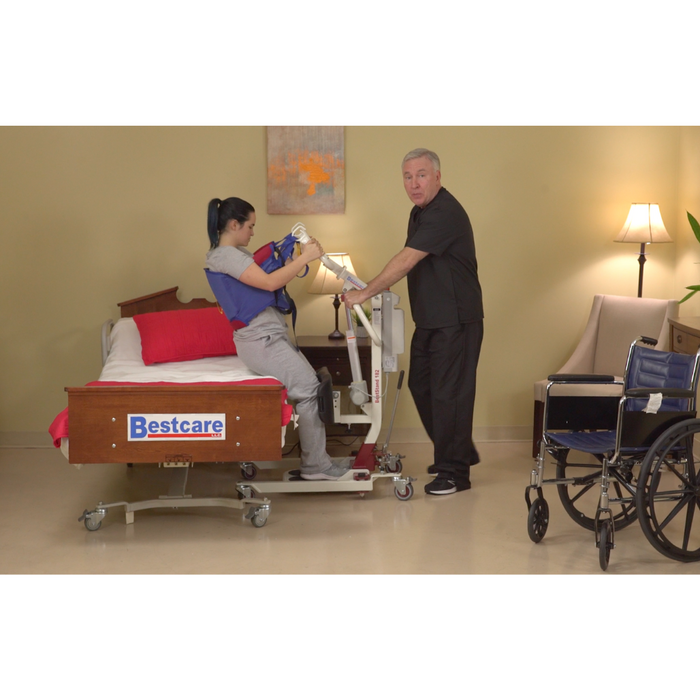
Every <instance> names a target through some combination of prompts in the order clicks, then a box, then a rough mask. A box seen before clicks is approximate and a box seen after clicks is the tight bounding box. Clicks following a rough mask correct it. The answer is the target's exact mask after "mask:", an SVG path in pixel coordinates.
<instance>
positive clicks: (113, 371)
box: [100, 318, 272, 384]
mask: <svg viewBox="0 0 700 700" xmlns="http://www.w3.org/2000/svg"><path fill="white" fill-rule="evenodd" d="M110 337H111V344H112V345H111V348H110V351H109V356H108V357H107V362H106V363H105V366H104V367H103V368H102V373H101V374H100V381H101V382H178V383H185V384H186V383H192V382H238V381H242V380H245V379H259V378H260V376H261V375H259V374H256V373H255V372H253V371H252V370H249V369H248V368H247V367H246V366H245V365H244V364H243V361H242V360H241V359H240V358H239V357H238V356H237V355H226V356H224V357H209V358H205V359H203V360H188V361H187V362H164V363H158V364H155V365H148V366H146V365H144V363H143V359H142V358H141V336H140V335H139V329H138V327H137V326H136V322H135V321H134V319H133V318H121V319H119V320H118V321H117V322H116V323H115V324H114V327H113V328H112V333H111V336H110ZM270 378H271V379H272V377H270Z"/></svg>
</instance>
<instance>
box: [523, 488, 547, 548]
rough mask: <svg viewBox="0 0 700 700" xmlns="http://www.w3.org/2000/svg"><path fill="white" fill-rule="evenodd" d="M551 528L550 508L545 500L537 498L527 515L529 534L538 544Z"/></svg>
mask: <svg viewBox="0 0 700 700" xmlns="http://www.w3.org/2000/svg"><path fill="white" fill-rule="evenodd" d="M548 526H549V506H548V505H547V501H545V500H544V498H536V499H535V500H534V501H533V503H532V505H531V506H530V511H529V513H528V514H527V534H528V535H529V536H530V539H531V540H532V541H533V542H535V543H537V542H541V541H542V538H543V537H544V536H545V533H546V532H547V527H548Z"/></svg>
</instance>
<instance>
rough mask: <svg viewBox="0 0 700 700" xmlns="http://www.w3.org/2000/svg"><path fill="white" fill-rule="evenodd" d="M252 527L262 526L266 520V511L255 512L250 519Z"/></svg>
mask: <svg viewBox="0 0 700 700" xmlns="http://www.w3.org/2000/svg"><path fill="white" fill-rule="evenodd" d="M250 521H251V522H252V523H253V527H262V526H263V525H264V524H265V523H266V522H267V513H260V512H257V513H255V515H254V516H253V517H252V518H251V520H250Z"/></svg>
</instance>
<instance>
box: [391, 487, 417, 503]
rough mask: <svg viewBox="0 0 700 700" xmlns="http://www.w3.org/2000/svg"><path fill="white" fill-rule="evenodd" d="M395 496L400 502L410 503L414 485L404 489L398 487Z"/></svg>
mask: <svg viewBox="0 0 700 700" xmlns="http://www.w3.org/2000/svg"><path fill="white" fill-rule="evenodd" d="M394 495H395V496H396V498H398V499H399V501H410V500H411V498H413V484H406V486H404V487H403V488H401V487H400V486H397V487H396V488H395V489H394Z"/></svg>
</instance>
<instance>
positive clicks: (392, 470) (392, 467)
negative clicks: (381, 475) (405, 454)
mask: <svg viewBox="0 0 700 700" xmlns="http://www.w3.org/2000/svg"><path fill="white" fill-rule="evenodd" d="M402 469H403V464H401V460H400V459H397V460H396V462H394V464H389V465H388V466H387V468H386V470H387V472H388V473H389V474H400V473H401V470H402Z"/></svg>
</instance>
